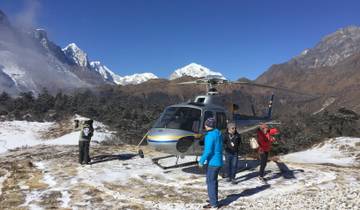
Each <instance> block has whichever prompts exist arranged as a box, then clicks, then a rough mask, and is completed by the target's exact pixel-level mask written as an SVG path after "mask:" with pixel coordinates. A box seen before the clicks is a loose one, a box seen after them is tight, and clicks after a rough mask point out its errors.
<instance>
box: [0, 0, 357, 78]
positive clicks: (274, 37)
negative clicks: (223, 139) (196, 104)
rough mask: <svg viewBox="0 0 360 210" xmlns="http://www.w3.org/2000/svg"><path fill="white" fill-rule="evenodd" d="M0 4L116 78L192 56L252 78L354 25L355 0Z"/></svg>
mask: <svg viewBox="0 0 360 210" xmlns="http://www.w3.org/2000/svg"><path fill="white" fill-rule="evenodd" d="M0 9H1V10H3V11H4V12H5V13H6V14H7V15H8V16H9V18H10V20H11V21H12V22H17V23H18V24H19V23H22V22H25V23H27V24H32V25H33V26H34V27H41V28H45V29H46V30H47V31H48V35H49V38H50V39H51V40H52V41H54V42H55V43H57V44H58V45H60V46H61V47H64V46H66V45H67V44H68V43H71V42H75V43H76V44H77V45H78V46H79V47H80V48H82V49H83V50H84V51H86V52H87V53H88V55H89V58H90V60H100V61H101V62H102V63H104V64H105V65H106V66H108V67H109V68H110V69H112V70H113V71H114V72H116V73H118V74H120V75H122V76H124V75H128V74H133V73H139V72H153V73H155V74H156V75H158V76H159V77H163V78H167V77H168V76H169V75H170V74H171V73H172V71H173V70H175V69H177V68H179V67H182V66H184V65H186V64H189V63H191V62H196V63H199V64H202V65H204V66H206V67H208V68H210V69H212V70H215V71H219V72H221V73H223V74H224V75H225V76H226V77H227V78H229V79H231V80H236V79H238V78H240V77H247V78H250V79H255V78H256V77H258V76H259V75H260V74H261V73H263V72H264V71H266V70H267V69H268V68H269V67H270V66H271V65H272V64H277V63H282V62H285V61H287V60H289V59H291V58H292V57H294V56H296V55H298V54H299V53H301V51H303V50H304V49H305V48H311V47H313V46H314V45H315V44H316V43H317V42H318V41H319V40H320V39H321V38H322V37H323V36H324V35H327V34H329V33H332V32H334V31H336V30H337V29H339V28H342V27H346V26H349V25H356V26H360V1H350V0H349V1H346V0H344V1H329V0H328V1H325V0H318V1H315V0H301V1H300V0H298V1H291V0H272V1H268V0H264V1H256V0H248V1H242V0H237V1H235V0H223V1H220V0H207V1H205V0H102V1H100V0H1V1H0Z"/></svg>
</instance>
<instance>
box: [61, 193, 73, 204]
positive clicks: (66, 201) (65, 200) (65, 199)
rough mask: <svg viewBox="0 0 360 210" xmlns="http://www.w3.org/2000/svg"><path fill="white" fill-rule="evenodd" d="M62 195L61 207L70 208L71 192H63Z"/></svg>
mask: <svg viewBox="0 0 360 210" xmlns="http://www.w3.org/2000/svg"><path fill="white" fill-rule="evenodd" d="M61 195H62V196H61V202H62V204H61V207H62V208H68V207H69V203H70V201H71V199H70V194H69V192H68V191H67V190H63V191H61Z"/></svg>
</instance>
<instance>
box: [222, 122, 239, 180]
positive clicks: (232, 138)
mask: <svg viewBox="0 0 360 210" xmlns="http://www.w3.org/2000/svg"><path fill="white" fill-rule="evenodd" d="M240 143H241V136H240V134H239V133H238V132H237V131H236V124H235V123H228V125H227V130H226V131H225V133H224V147H225V166H226V175H227V179H226V181H227V182H231V183H232V184H236V182H235V176H236V172H237V165H238V161H239V158H238V156H239V147H240Z"/></svg>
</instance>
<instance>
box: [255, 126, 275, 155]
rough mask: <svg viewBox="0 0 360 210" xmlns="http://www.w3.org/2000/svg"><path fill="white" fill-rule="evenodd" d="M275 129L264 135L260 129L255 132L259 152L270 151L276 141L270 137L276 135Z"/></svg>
mask: <svg viewBox="0 0 360 210" xmlns="http://www.w3.org/2000/svg"><path fill="white" fill-rule="evenodd" d="M278 132H279V131H278V130H277V129H276V128H272V129H270V130H269V131H268V132H267V133H266V134H264V133H263V132H262V131H261V130H260V129H258V130H257V141H258V143H259V149H258V151H259V152H269V151H270V150H271V144H272V143H273V142H274V141H276V139H275V138H274V137H272V135H274V134H276V133H278Z"/></svg>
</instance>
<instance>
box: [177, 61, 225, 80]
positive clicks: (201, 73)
mask: <svg viewBox="0 0 360 210" xmlns="http://www.w3.org/2000/svg"><path fill="white" fill-rule="evenodd" d="M209 75H217V76H221V77H224V76H223V75H222V74H221V73H219V72H214V71H211V70H210V69H208V68H206V67H204V66H202V65H199V64H196V63H190V64H189V65H187V66H184V67H182V68H179V69H176V70H175V71H174V72H173V73H172V74H171V75H170V80H173V79H177V78H180V77H183V76H191V77H206V76H209Z"/></svg>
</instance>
